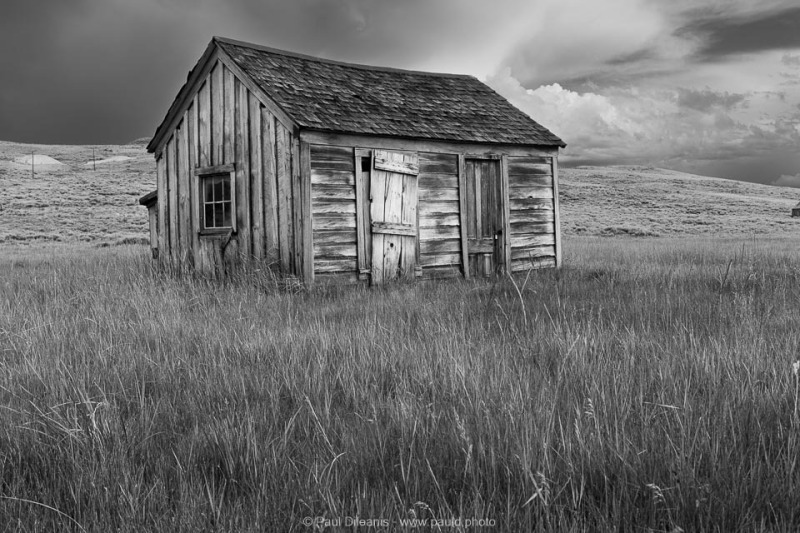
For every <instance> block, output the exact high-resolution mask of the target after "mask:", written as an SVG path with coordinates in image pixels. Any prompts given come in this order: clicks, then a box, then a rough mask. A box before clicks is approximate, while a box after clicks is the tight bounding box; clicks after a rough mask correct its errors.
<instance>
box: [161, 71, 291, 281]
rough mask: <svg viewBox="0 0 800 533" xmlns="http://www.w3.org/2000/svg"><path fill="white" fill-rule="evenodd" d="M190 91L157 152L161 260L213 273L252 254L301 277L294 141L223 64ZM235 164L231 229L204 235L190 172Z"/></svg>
mask: <svg viewBox="0 0 800 533" xmlns="http://www.w3.org/2000/svg"><path fill="white" fill-rule="evenodd" d="M196 86H197V87H198V89H197V90H196V91H195V92H194V93H193V94H190V95H189V99H188V100H187V102H186V105H185V106H184V110H183V113H182V115H181V116H180V117H179V120H178V121H177V125H176V126H175V127H174V129H173V131H172V135H171V137H170V138H169V141H168V142H167V143H166V144H165V146H164V148H163V150H161V151H160V153H157V171H158V191H159V194H158V209H159V217H158V220H159V248H160V250H161V252H160V254H161V257H162V258H164V259H170V260H172V261H174V262H176V263H179V264H193V265H194V266H195V267H197V268H198V269H199V270H201V271H204V272H208V273H210V272H214V271H216V269H218V268H220V267H221V265H222V264H223V263H225V262H228V261H234V260H241V259H252V260H255V261H260V262H262V263H265V264H269V265H270V266H271V267H273V268H275V269H276V270H280V271H281V272H283V273H285V274H298V275H299V274H301V270H302V264H303V254H302V224H303V218H304V217H303V216H302V214H301V211H302V198H303V194H302V191H301V189H302V186H301V183H300V162H299V151H300V147H299V139H298V137H297V136H296V135H294V134H293V132H292V131H291V130H290V129H289V127H287V125H286V124H284V123H283V122H282V121H281V120H279V118H278V117H276V116H275V115H274V114H273V113H272V112H271V111H270V110H269V109H268V108H267V107H265V105H264V104H263V103H262V102H261V101H260V100H259V98H258V97H257V96H256V95H255V94H254V93H253V92H252V91H251V90H250V89H249V88H248V86H247V85H246V84H245V83H243V82H241V81H240V79H239V77H237V76H236V75H235V73H234V72H233V71H232V70H231V69H230V68H229V66H228V65H227V64H224V63H223V62H222V61H216V62H215V63H213V66H212V67H211V68H210V69H209V70H208V73H207V74H206V76H205V78H204V79H202V80H201V81H198V82H197V83H196ZM229 164H233V165H234V166H235V187H234V188H235V203H236V206H235V207H236V226H237V231H236V232H235V233H234V234H226V235H202V234H200V232H199V228H200V212H199V205H200V197H199V195H200V190H199V188H198V183H199V180H198V178H197V176H195V170H196V169H203V168H208V167H214V166H219V165H229Z"/></svg>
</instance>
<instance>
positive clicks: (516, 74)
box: [0, 0, 800, 187]
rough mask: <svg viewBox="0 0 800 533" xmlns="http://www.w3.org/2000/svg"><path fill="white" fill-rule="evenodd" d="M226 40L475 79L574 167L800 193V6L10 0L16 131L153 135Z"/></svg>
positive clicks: (631, 0)
mask: <svg viewBox="0 0 800 533" xmlns="http://www.w3.org/2000/svg"><path fill="white" fill-rule="evenodd" d="M213 35H221V36H226V37H231V38H234V39H240V40H244V41H250V42H255V43H260V44H265V45H269V46H273V47H276V48H283V49H287V50H293V51H296V52H302V53H306V54H311V55H317V56H321V57H327V58H331V59H338V60H343V61H352V62H359V63H367V64H376V65H386V66H394V67H400V68H412V69H421V70H434V71H444V72H458V73H468V74H473V75H475V76H477V77H479V78H480V79H482V80H484V81H486V82H487V83H488V84H489V85H490V86H491V87H493V88H494V89H495V90H496V91H498V92H499V93H500V94H502V95H503V96H505V97H506V98H508V99H509V100H510V101H511V102H512V103H513V104H515V105H516V106H517V107H519V108H521V109H522V110H524V111H526V112H527V113H529V114H530V115H531V116H533V117H534V118H535V119H536V120H537V121H539V122H540V123H542V124H544V125H545V126H547V127H548V128H550V129H551V130H553V131H554V132H555V133H556V134H558V135H559V136H561V137H562V138H563V139H564V140H565V141H566V142H567V143H568V144H569V146H568V147H567V149H566V150H565V151H564V152H563V154H562V162H563V163H564V164H572V165H577V164H647V165H654V166H661V167H666V168H673V169H678V170H685V171H690V172H696V173H701V174H707V175H714V176H722V177H731V178H736V179H744V180H748V181H755V182H760V183H778V184H785V185H796V186H798V187H800V5H798V2H797V0H670V1H666V0H602V1H601V0H494V1H492V2H487V1H486V0H285V1H278V0H225V1H222V0H219V1H212V0H3V3H2V7H0V72H2V78H0V139H2V140H7V141H18V142H36V143H76V144H103V143H124V142H128V141H130V140H133V139H136V138H139V137H145V136H149V135H152V133H153V132H154V131H155V128H156V126H157V125H158V124H159V122H160V121H161V119H162V118H163V116H164V114H165V113H166V110H167V108H168V107H169V105H170V103H171V102H172V99H173V98H174V96H175V94H176V93H177V91H178V89H179V88H180V86H181V85H182V83H183V82H184V81H185V79H186V74H187V72H188V71H189V70H190V69H191V67H192V66H193V65H194V63H195V62H196V61H197V59H198V58H199V57H200V55H201V54H202V52H203V51H204V50H205V47H206V45H207V44H208V42H209V40H210V39H211V37H212V36H213Z"/></svg>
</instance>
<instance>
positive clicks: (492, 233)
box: [465, 159, 506, 277]
mask: <svg viewBox="0 0 800 533" xmlns="http://www.w3.org/2000/svg"><path fill="white" fill-rule="evenodd" d="M465 170H466V175H467V180H466V182H467V183H466V185H467V249H468V253H469V272H470V275H471V276H476V277H485V276H491V275H492V274H495V273H496V272H498V271H499V270H500V269H501V268H502V267H503V246H504V242H505V238H506V236H505V235H503V207H502V206H503V200H502V186H501V182H500V161H499V160H497V159H467V160H466V168H465Z"/></svg>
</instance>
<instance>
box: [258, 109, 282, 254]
mask: <svg viewBox="0 0 800 533" xmlns="http://www.w3.org/2000/svg"><path fill="white" fill-rule="evenodd" d="M261 144H262V146H261V154H262V156H261V161H262V164H263V178H264V180H263V181H264V187H263V193H264V198H263V204H264V230H265V231H264V234H265V235H264V237H265V248H266V260H267V264H269V265H273V266H274V265H277V264H278V261H279V260H280V245H279V240H278V192H277V181H276V180H277V178H276V168H275V165H276V159H277V157H276V154H275V150H276V148H275V119H274V117H273V116H272V113H270V112H269V111H268V110H267V109H266V108H262V109H261Z"/></svg>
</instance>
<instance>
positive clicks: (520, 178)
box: [508, 157, 557, 272]
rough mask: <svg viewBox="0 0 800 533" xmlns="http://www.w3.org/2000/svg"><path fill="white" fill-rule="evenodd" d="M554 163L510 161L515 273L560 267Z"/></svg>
mask: <svg viewBox="0 0 800 533" xmlns="http://www.w3.org/2000/svg"><path fill="white" fill-rule="evenodd" d="M554 161H555V159H554V158H552V157H509V158H508V189H509V190H508V195H509V212H510V223H511V270H512V272H518V271H521V270H527V269H529V268H531V267H544V266H555V264H556V212H555V209H556V205H555V198H556V195H555V193H554V190H555V181H554V179H553V166H554V165H557V163H554Z"/></svg>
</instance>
